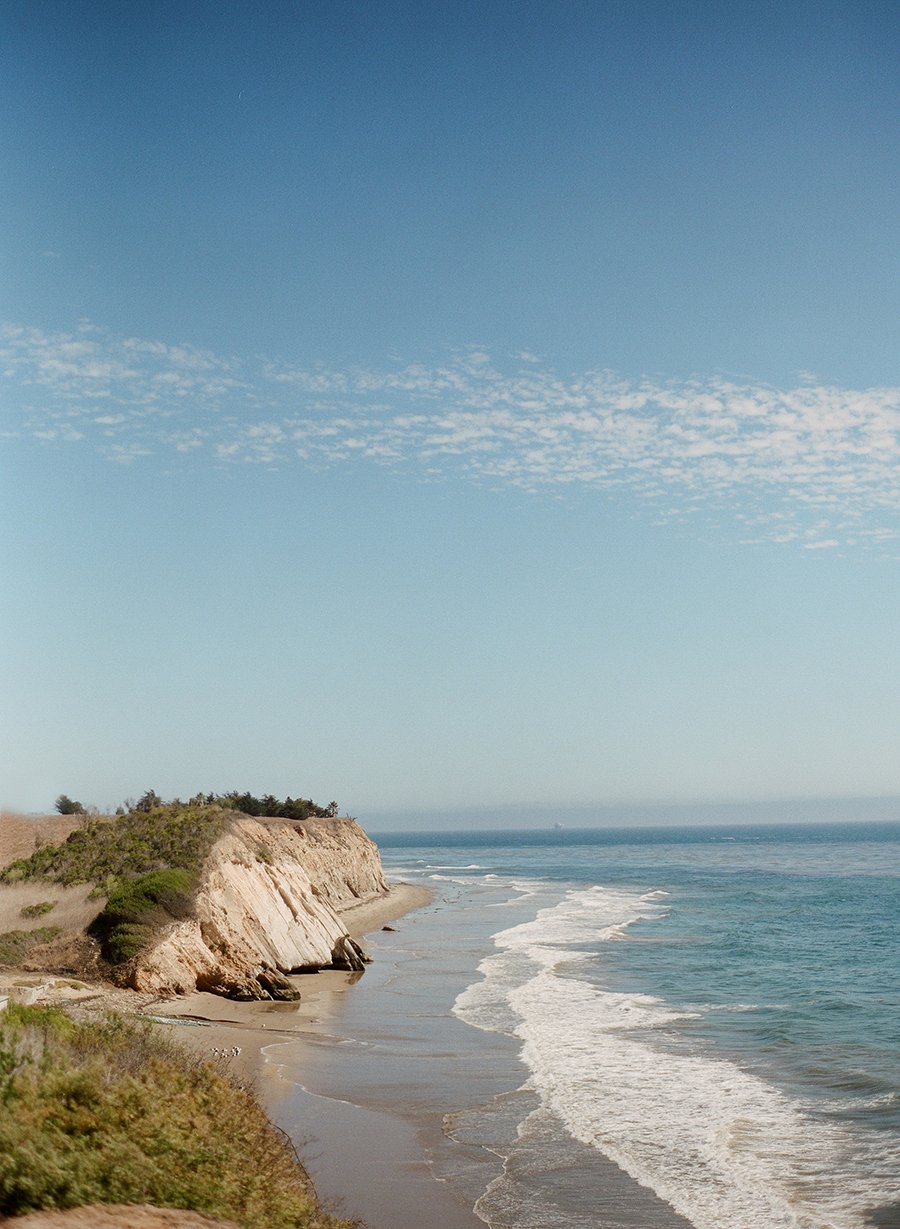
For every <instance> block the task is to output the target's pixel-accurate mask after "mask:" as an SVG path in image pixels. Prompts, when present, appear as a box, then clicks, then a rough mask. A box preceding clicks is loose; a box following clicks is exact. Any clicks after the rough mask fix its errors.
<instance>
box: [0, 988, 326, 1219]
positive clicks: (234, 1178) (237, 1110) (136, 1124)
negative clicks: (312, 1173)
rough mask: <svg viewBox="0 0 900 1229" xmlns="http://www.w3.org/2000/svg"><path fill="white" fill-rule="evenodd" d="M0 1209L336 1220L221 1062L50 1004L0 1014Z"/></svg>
mask: <svg viewBox="0 0 900 1229" xmlns="http://www.w3.org/2000/svg"><path fill="white" fill-rule="evenodd" d="M0 1105H2V1112H0V1213H2V1214H5V1215H8V1216H16V1215H20V1214H24V1213H26V1212H29V1211H31V1210H33V1209H37V1208H67V1207H75V1206H78V1205H81V1204H91V1203H131V1204H134V1203H151V1204H156V1205H158V1206H161V1207H174V1208H189V1209H193V1210H195V1211H198V1212H205V1213H207V1214H209V1215H213V1216H219V1217H223V1218H230V1219H231V1220H234V1221H236V1222H237V1223H238V1224H239V1225H241V1226H242V1227H243V1229H326V1227H327V1229H342V1227H343V1229H346V1227H347V1226H348V1222H346V1221H337V1220H335V1219H333V1218H332V1217H330V1216H327V1215H325V1214H324V1213H322V1212H321V1210H320V1209H319V1208H318V1207H317V1205H316V1202H315V1197H314V1195H313V1193H312V1190H311V1188H310V1186H309V1183H308V1179H307V1177H306V1175H305V1173H304V1171H303V1170H302V1168H301V1167H300V1165H299V1164H298V1162H297V1160H296V1158H295V1157H294V1155H293V1153H292V1151H291V1149H290V1147H289V1146H288V1145H287V1144H286V1143H285V1142H284V1141H283V1139H282V1138H281V1137H280V1136H279V1134H278V1133H277V1132H276V1130H275V1129H274V1128H273V1127H272V1126H271V1124H270V1123H269V1122H268V1120H267V1119H266V1117H265V1115H264V1113H263V1111H262V1110H261V1109H260V1107H259V1106H258V1105H257V1103H256V1102H255V1101H254V1100H253V1098H252V1097H250V1096H249V1094H248V1093H247V1092H245V1091H244V1090H243V1089H241V1088H239V1087H238V1086H237V1085H236V1084H235V1083H234V1082H233V1081H232V1080H230V1079H229V1078H228V1076H227V1073H226V1072H225V1071H224V1070H223V1069H222V1067H221V1065H215V1064H212V1063H203V1062H199V1061H198V1060H195V1059H192V1058H190V1057H189V1056H188V1055H186V1054H185V1053H183V1052H182V1051H181V1050H180V1049H178V1048H177V1047H176V1046H175V1045H174V1044H173V1043H172V1042H170V1041H169V1039H168V1038H166V1037H164V1036H162V1035H160V1034H159V1033H158V1032H157V1031H155V1030H153V1028H152V1026H150V1025H149V1024H147V1023H144V1022H141V1023H138V1022H136V1021H130V1020H127V1019H125V1018H123V1017H121V1016H109V1017H107V1018H106V1019H105V1020H104V1021H103V1022H101V1023H97V1022H90V1023H84V1022H78V1021H75V1020H72V1019H71V1018H70V1017H69V1016H68V1015H66V1014H65V1013H64V1012H62V1011H61V1010H59V1009H58V1008H51V1007H21V1006H17V1005H11V1006H10V1007H9V1008H8V1009H7V1011H6V1012H4V1013H3V1014H2V1016H0Z"/></svg>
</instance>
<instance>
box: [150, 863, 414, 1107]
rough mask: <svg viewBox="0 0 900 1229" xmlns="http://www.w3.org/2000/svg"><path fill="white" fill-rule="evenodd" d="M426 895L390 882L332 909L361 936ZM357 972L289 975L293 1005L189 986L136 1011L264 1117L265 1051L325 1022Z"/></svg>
mask: <svg viewBox="0 0 900 1229" xmlns="http://www.w3.org/2000/svg"><path fill="white" fill-rule="evenodd" d="M434 895H435V894H434V892H433V891H432V890H431V889H430V888H427V887H424V886H421V885H418V884H409V883H399V882H398V883H391V884H390V885H389V892H388V894H387V895H380V896H375V897H370V898H368V899H366V900H361V901H358V902H355V903H354V904H352V905H349V906H348V907H347V908H345V909H340V910H337V911H336V912H337V913H338V916H339V917H340V918H341V920H342V921H343V922H344V923H345V925H346V927H347V931H348V933H349V934H350V936H351V937H352V938H354V939H361V938H363V937H364V936H365V935H367V934H372V933H373V932H375V931H378V930H381V929H382V928H383V927H384V926H387V925H389V924H390V923H391V922H395V921H397V920H398V919H400V918H402V917H404V916H405V915H406V914H408V913H412V912H414V911H415V910H416V909H421V908H423V907H424V906H425V905H427V904H429V903H430V902H431V901H432V900H433V899H434ZM364 976H365V974H364V973H354V972H350V971H349V970H343V969H320V970H319V971H318V972H313V973H297V974H292V975H291V976H290V978H289V980H290V981H291V983H292V984H293V985H294V986H295V987H296V988H297V990H299V992H300V996H301V997H300V999H299V1000H296V1001H293V1002H278V1001H271V1000H253V1001H250V1002H240V1001H236V1000H234V999H226V998H223V997H221V996H220V995H216V994H207V993H205V992H201V991H195V992H194V993H193V994H187V995H183V996H181V997H179V998H172V999H159V998H155V997H153V998H149V996H148V1001H147V1002H145V1003H143V1004H142V1005H140V1006H138V1007H137V1011H138V1014H140V1015H142V1016H144V1017H145V1018H146V1019H149V1020H152V1021H153V1022H154V1023H155V1024H157V1025H160V1026H162V1027H165V1028H166V1029H167V1031H168V1032H169V1033H170V1035H171V1036H172V1037H173V1038H177V1040H178V1042H179V1044H184V1045H186V1046H187V1047H189V1048H190V1049H192V1050H193V1051H194V1052H195V1053H196V1054H197V1055H198V1056H199V1057H203V1058H207V1059H213V1060H221V1061H223V1062H225V1063H227V1064H228V1067H229V1069H230V1070H231V1071H232V1072H233V1073H234V1074H235V1075H237V1076H238V1077H239V1078H240V1079H241V1080H242V1081H243V1082H245V1083H246V1084H248V1085H249V1086H250V1087H251V1088H252V1089H253V1090H254V1092H255V1093H256V1095H257V1096H258V1098H259V1100H260V1103H261V1104H262V1106H263V1109H264V1110H265V1111H266V1113H267V1114H268V1115H269V1117H270V1118H271V1117H273V1115H272V1112H271V1111H272V1106H271V1104H270V1103H269V1100H268V1099H267V1097H266V1090H265V1087H264V1086H265V1085H266V1084H267V1083H268V1081H269V1079H270V1078H271V1072H272V1070H273V1069H272V1068H271V1066H270V1065H269V1064H268V1063H267V1059H266V1054H265V1051H266V1049H268V1048H269V1046H272V1045H276V1044H278V1043H285V1042H289V1041H292V1040H294V1041H296V1040H302V1039H303V1038H304V1037H307V1038H313V1037H315V1036H316V1035H317V1034H321V1033H323V1032H324V1031H325V1026H326V1025H327V1022H328V1019H329V1018H330V1017H331V1016H332V1015H333V1014H334V1013H335V1011H336V1010H337V1000H338V997H339V996H341V995H343V994H344V993H345V992H346V991H347V990H349V989H350V988H351V987H352V986H354V985H355V984H356V983H357V982H358V981H359V980H360V978H361V977H364ZM132 993H133V992H132ZM234 1051H238V1053H234Z"/></svg>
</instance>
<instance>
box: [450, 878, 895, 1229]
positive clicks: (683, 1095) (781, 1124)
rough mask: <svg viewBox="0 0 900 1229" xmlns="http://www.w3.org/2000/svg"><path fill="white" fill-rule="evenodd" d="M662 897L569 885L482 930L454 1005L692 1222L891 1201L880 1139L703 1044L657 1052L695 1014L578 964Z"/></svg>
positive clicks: (846, 1223)
mask: <svg viewBox="0 0 900 1229" xmlns="http://www.w3.org/2000/svg"><path fill="white" fill-rule="evenodd" d="M661 899H662V898H660V897H657V896H656V894H654V893H646V894H644V895H643V896H638V895H637V894H635V893H630V892H627V891H624V890H618V889H603V888H598V887H595V888H591V889H588V890H579V891H572V892H569V893H568V894H567V895H566V896H565V898H564V899H563V900H562V901H560V902H559V904H557V905H555V906H553V907H550V908H546V909H542V910H540V911H539V912H538V914H537V916H536V917H535V918H534V919H533V920H532V921H529V922H524V923H522V924H520V925H518V926H513V927H510V928H509V929H507V930H504V931H501V932H500V933H499V934H497V935H495V936H494V940H495V943H496V945H497V949H498V950H497V951H496V953H494V954H492V955H491V956H489V957H487V958H486V959H485V960H484V961H482V963H481V965H480V966H479V971H480V972H481V974H482V980H481V981H479V982H476V983H474V984H473V985H472V986H470V987H468V988H467V989H466V990H465V991H463V993H462V994H460V995H459V997H458V998H457V1000H456V1003H455V1005H454V1011H455V1012H456V1014H457V1015H459V1016H460V1017H461V1018H462V1019H463V1020H466V1021H467V1022H468V1023H470V1024H473V1025H475V1026H476V1027H480V1028H483V1029H487V1030H493V1031H500V1032H506V1033H509V1034H511V1035H515V1036H517V1037H519V1038H520V1039H521V1041H522V1043H523V1046H522V1058H523V1060H524V1061H525V1063H526V1064H527V1066H528V1067H529V1069H530V1071H531V1073H532V1082H533V1085H534V1087H535V1089H536V1091H537V1092H538V1093H539V1095H540V1096H541V1098H542V1100H543V1102H544V1104H545V1105H547V1106H548V1108H549V1109H551V1110H552V1111H553V1112H554V1113H555V1114H556V1115H557V1117H558V1118H560V1119H561V1120H562V1121H563V1122H564V1123H565V1125H566V1127H567V1129H568V1130H569V1131H570V1133H571V1134H572V1135H573V1136H574V1137H575V1138H576V1139H578V1140H580V1141H581V1142H582V1143H585V1144H589V1145H592V1146H594V1147H597V1148H599V1149H600V1150H601V1151H603V1152H604V1153H606V1155H608V1156H610V1157H611V1158H612V1159H613V1160H615V1161H616V1162H617V1163H618V1164H619V1165H620V1166H621V1167H622V1168H623V1169H624V1170H625V1171H626V1172H627V1173H628V1174H630V1175H631V1176H632V1177H633V1178H635V1179H636V1180H637V1181H639V1182H641V1183H642V1184H644V1185H645V1186H648V1187H650V1188H651V1189H653V1190H654V1191H656V1193H657V1194H659V1195H660V1196H662V1198H664V1199H666V1200H668V1202H669V1203H670V1204H671V1205H672V1206H673V1207H674V1208H675V1209H676V1210H677V1211H679V1212H680V1213H681V1214H682V1215H684V1216H685V1217H687V1218H688V1219H689V1220H691V1221H692V1222H693V1223H694V1224H695V1225H696V1226H697V1227H698V1229H723V1226H728V1227H729V1229H731V1227H737V1226H740V1229H825V1227H826V1226H828V1227H830V1229H862V1226H863V1224H864V1220H863V1211H862V1210H863V1209H864V1208H865V1207H866V1206H871V1205H873V1204H876V1203H882V1202H885V1203H886V1202H890V1201H891V1200H892V1199H895V1198H896V1197H897V1192H896V1190H894V1189H892V1185H891V1181H890V1174H891V1173H892V1172H893V1165H892V1162H891V1158H890V1156H889V1155H888V1153H887V1152H886V1150H885V1145H884V1144H883V1143H882V1142H881V1141H879V1140H877V1139H876V1138H875V1137H874V1135H863V1134H862V1133H860V1134H858V1135H856V1134H854V1133H852V1132H851V1131H849V1130H847V1129H846V1128H844V1127H842V1126H839V1125H837V1124H834V1123H830V1122H827V1121H822V1120H816V1119H814V1118H813V1117H811V1116H810V1115H808V1114H806V1113H804V1112H803V1108H802V1106H800V1105H799V1104H798V1103H796V1102H792V1101H791V1100H790V1098H788V1097H787V1096H786V1095H785V1094H783V1093H782V1092H780V1091H779V1090H778V1089H776V1088H775V1087H773V1086H772V1085H769V1084H767V1083H766V1082H764V1081H763V1080H761V1079H759V1078H757V1077H756V1076H754V1075H752V1074H750V1073H748V1072H746V1071H743V1070H742V1069H741V1068H739V1067H738V1066H736V1065H735V1064H734V1063H731V1062H729V1061H726V1060H724V1059H721V1058H718V1057H716V1056H715V1054H714V1052H712V1051H711V1050H710V1049H706V1050H702V1049H698V1051H697V1052H695V1053H686V1052H684V1050H683V1048H682V1047H679V1048H678V1049H677V1050H673V1051H672V1052H669V1051H667V1049H666V1030H667V1029H670V1028H671V1027H672V1026H674V1025H677V1024H678V1022H679V1021H682V1020H684V1019H686V1018H688V1016H689V1015H690V1014H691V1013H688V1012H685V1011H682V1010H678V1009H676V1008H674V1007H672V1006H671V1005H670V1004H667V1003H666V1002H664V1001H663V1000H661V999H659V998H655V997H654V996H652V995H647V994H638V993H634V994H627V993H623V992H619V991H617V992H613V991H609V990H605V989H603V988H602V987H601V986H598V985H597V984H596V983H595V982H593V981H589V980H587V979H586V978H585V977H584V976H583V975H581V974H583V973H584V971H585V968H584V964H583V963H582V962H583V961H584V960H585V958H586V957H589V955H590V954H591V953H593V952H595V950H596V946H597V944H601V943H603V942H605V941H606V942H608V941H610V940H616V939H618V940H621V939H622V938H623V937H626V936H627V932H628V928H629V927H630V926H632V925H633V924H634V923H635V922H636V921H638V920H639V919H647V920H652V919H653V918H655V917H660V916H662V915H663V914H664V913H665V912H666V910H667V906H665V905H662V904H660V903H659V901H660V900H661ZM586 947H588V948H589V951H588V952H586V951H585V948H586ZM879 1175H881V1176H880V1177H879Z"/></svg>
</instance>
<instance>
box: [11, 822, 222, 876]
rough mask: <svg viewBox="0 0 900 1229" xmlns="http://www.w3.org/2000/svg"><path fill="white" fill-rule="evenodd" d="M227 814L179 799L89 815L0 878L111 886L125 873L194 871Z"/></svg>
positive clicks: (12, 866)
mask: <svg viewBox="0 0 900 1229" xmlns="http://www.w3.org/2000/svg"><path fill="white" fill-rule="evenodd" d="M227 819H228V815H227V812H225V811H224V810H223V809H222V808H221V807H216V806H184V805H181V804H171V805H169V806H161V807H157V808H156V809H155V810H152V811H130V812H129V813H128V814H127V815H118V816H116V817H115V818H113V819H91V820H88V821H87V822H86V823H85V824H84V825H83V826H82V827H81V828H78V829H76V831H75V832H73V833H71V835H70V836H69V837H68V839H67V840H65V841H64V842H63V843H62V844H61V845H43V846H41V847H40V848H38V849H36V850H35V851H34V853H33V854H31V856H30V857H28V858H20V859H19V860H18V861H17V862H13V863H12V864H11V865H10V866H8V867H7V868H6V869H5V870H4V871H2V872H0V882H3V883H14V882H15V881H16V880H19V879H50V880H53V881H54V882H56V883H63V884H76V883H98V884H102V885H104V888H105V890H106V891H107V892H109V891H111V890H112V889H113V888H114V887H116V886H117V884H118V883H119V881H121V880H123V879H130V878H134V877H135V876H136V875H146V874H147V873H148V872H150V871H155V870H164V869H166V868H167V867H178V868H179V869H180V870H183V871H186V872H187V873H188V874H189V875H192V876H196V874H197V872H198V871H199V870H200V867H201V866H202V865H203V860H204V858H205V857H206V855H207V853H208V852H209V850H210V848H211V846H212V844H213V842H214V841H215V840H216V838H217V837H218V836H219V834H220V832H221V831H222V828H223V826H224V824H225V823H226V822H227Z"/></svg>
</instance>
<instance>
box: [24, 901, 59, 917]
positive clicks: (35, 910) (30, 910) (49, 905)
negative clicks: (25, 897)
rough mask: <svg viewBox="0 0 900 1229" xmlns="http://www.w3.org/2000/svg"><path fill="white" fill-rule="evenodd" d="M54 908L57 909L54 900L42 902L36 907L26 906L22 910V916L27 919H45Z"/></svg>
mask: <svg viewBox="0 0 900 1229" xmlns="http://www.w3.org/2000/svg"><path fill="white" fill-rule="evenodd" d="M53 908H55V903H54V902H53V901H52V900H41V901H38V902H37V904H35V905H25V906H24V907H23V909H22V910H21V915H22V917H27V918H34V917H43V916H44V914H45V913H49V912H50V910H51V909H53Z"/></svg>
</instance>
